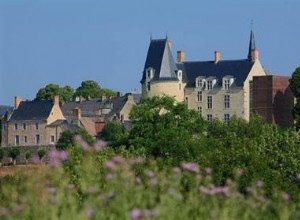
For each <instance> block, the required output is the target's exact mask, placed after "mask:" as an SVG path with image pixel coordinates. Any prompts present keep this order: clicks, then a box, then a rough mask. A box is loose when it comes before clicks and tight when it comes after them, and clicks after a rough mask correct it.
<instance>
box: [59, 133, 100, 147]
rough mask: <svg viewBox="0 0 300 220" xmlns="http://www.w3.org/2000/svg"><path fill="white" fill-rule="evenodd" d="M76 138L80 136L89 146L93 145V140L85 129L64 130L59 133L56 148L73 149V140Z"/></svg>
mask: <svg viewBox="0 0 300 220" xmlns="http://www.w3.org/2000/svg"><path fill="white" fill-rule="evenodd" d="M76 136H81V137H82V138H83V140H85V141H86V142H87V143H88V144H89V145H93V144H94V142H95V140H94V138H93V137H92V136H91V135H90V134H89V133H88V132H87V131H86V130H85V129H79V130H77V131H70V130H66V131H63V132H62V133H61V135H60V138H59V139H58V141H57V143H56V148H57V149H60V150H66V149H68V148H71V147H73V146H74V145H75V140H74V138H75V137H76Z"/></svg>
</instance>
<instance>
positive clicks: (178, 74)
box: [176, 70, 182, 81]
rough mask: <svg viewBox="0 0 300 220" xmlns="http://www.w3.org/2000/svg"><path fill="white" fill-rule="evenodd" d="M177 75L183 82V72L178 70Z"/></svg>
mask: <svg viewBox="0 0 300 220" xmlns="http://www.w3.org/2000/svg"><path fill="white" fill-rule="evenodd" d="M176 75H177V78H178V79H179V80H180V81H181V80H182V71H181V70H178V71H177V72H176Z"/></svg>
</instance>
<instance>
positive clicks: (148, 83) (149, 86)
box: [147, 82, 151, 91]
mask: <svg viewBox="0 0 300 220" xmlns="http://www.w3.org/2000/svg"><path fill="white" fill-rule="evenodd" d="M150 89H151V85H150V82H147V90H148V91H150Z"/></svg>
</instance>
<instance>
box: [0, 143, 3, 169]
mask: <svg viewBox="0 0 300 220" xmlns="http://www.w3.org/2000/svg"><path fill="white" fill-rule="evenodd" d="M3 157H4V150H3V148H1V147H0V166H1V164H2V160H3Z"/></svg>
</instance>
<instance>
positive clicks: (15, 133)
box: [2, 96, 66, 147]
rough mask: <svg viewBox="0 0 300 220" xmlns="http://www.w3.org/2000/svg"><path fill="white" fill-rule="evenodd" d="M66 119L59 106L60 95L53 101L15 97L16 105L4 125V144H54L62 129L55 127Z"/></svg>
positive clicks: (6, 145)
mask: <svg viewBox="0 0 300 220" xmlns="http://www.w3.org/2000/svg"><path fill="white" fill-rule="evenodd" d="M60 121H66V120H65V117H64V116H63V114H62V111H61V109H60V106H59V97H58V96H55V97H54V100H51V101H36V100H34V101H22V100H21V98H20V97H15V106H14V109H13V110H12V112H11V113H9V114H7V115H6V116H5V118H4V120H3V126H2V146H3V147H9V146H40V145H41V146H44V145H54V144H55V143H56V141H57V140H58V138H59V135H60V133H61V129H58V128H57V127H55V124H57V123H58V122H60Z"/></svg>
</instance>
